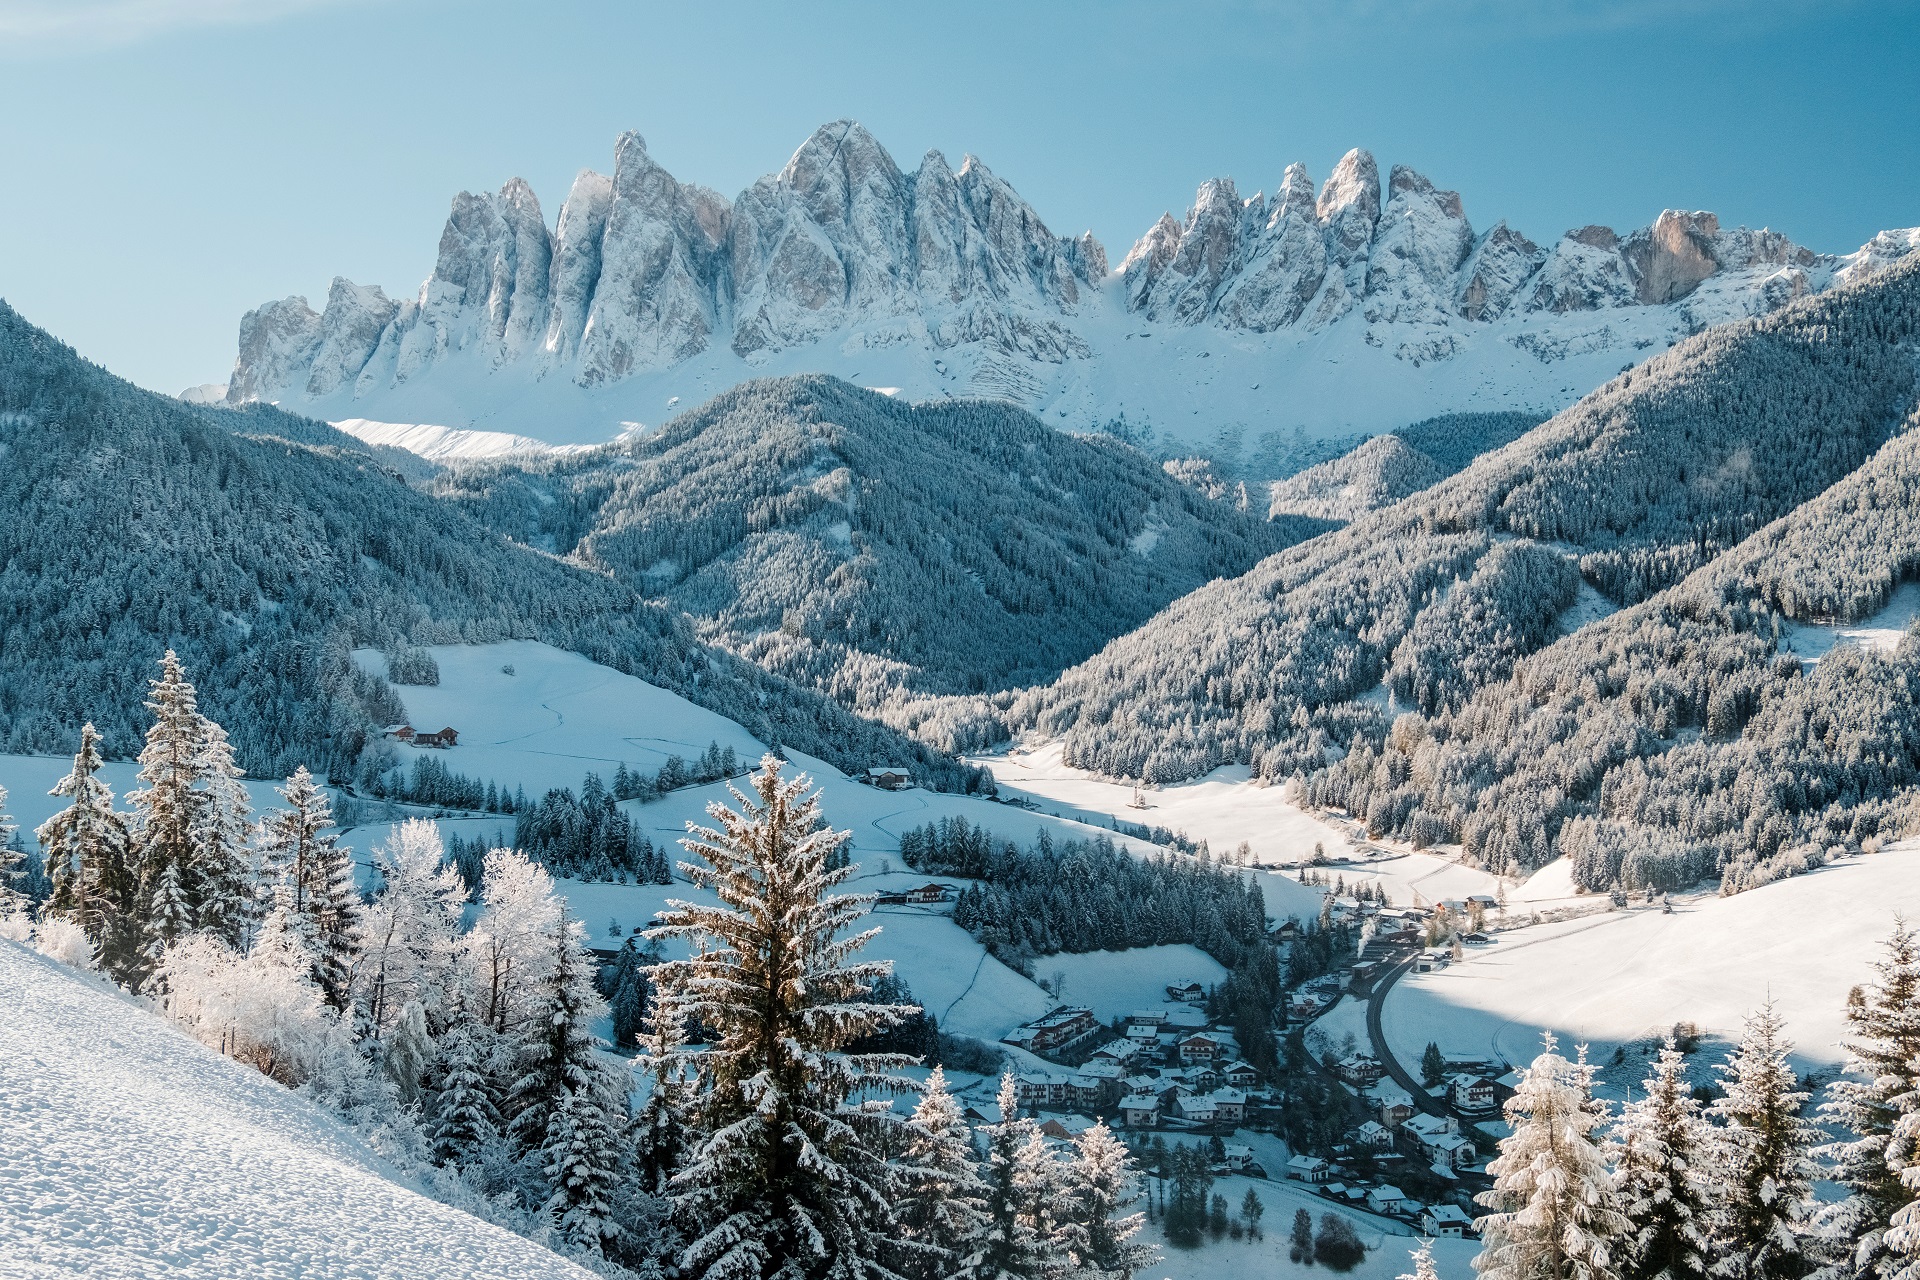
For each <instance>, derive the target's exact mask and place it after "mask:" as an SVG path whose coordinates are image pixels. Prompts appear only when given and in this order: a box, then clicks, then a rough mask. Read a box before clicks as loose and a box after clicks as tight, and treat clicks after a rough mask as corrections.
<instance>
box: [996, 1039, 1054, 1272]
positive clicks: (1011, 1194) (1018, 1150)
mask: <svg viewBox="0 0 1920 1280" xmlns="http://www.w3.org/2000/svg"><path fill="white" fill-rule="evenodd" d="M998 1102H999V1108H1000V1119H999V1120H998V1121H996V1122H995V1123H993V1124H991V1125H989V1126H987V1156H986V1164H985V1167H984V1169H983V1170H982V1171H981V1172H982V1179H983V1181H984V1182H985V1183H986V1188H987V1195H986V1209H987V1228H986V1234H985V1235H984V1236H983V1237H982V1239H981V1259H980V1270H979V1271H978V1272H977V1274H978V1275H979V1276H980V1277H981V1280H1037V1278H1038V1277H1041V1276H1046V1275H1050V1274H1055V1273H1057V1272H1058V1271H1059V1270H1060V1258H1059V1251H1058V1250H1057V1249H1056V1247H1055V1241H1054V1240H1053V1238H1052V1236H1051V1234H1050V1232H1048V1231H1047V1230H1044V1229H1043V1228H1044V1227H1045V1223H1044V1222H1043V1220H1042V1217H1041V1214H1042V1213H1043V1212H1044V1210H1045V1206H1040V1205H1035V1204H1033V1203H1032V1202H1031V1201H1030V1200H1029V1198H1028V1197H1029V1195H1030V1194H1031V1193H1032V1192H1033V1191H1035V1190H1038V1189H1040V1188H1037V1187H1036V1186H1035V1185H1034V1181H1033V1179H1032V1178H1031V1177H1030V1176H1029V1171H1028V1170H1027V1169H1026V1167H1025V1165H1024V1164H1023V1158H1024V1157H1023V1153H1024V1152H1026V1151H1027V1150H1028V1148H1029V1147H1031V1146H1032V1145H1033V1142H1034V1140H1035V1139H1037V1138H1038V1137H1039V1130H1038V1129H1037V1128H1036V1127H1035V1126H1034V1123H1033V1121H1031V1120H1029V1119H1027V1118H1025V1117H1024V1116H1022V1115H1021V1114H1020V1095H1019V1092H1018V1090H1017V1089H1016V1087H1015V1085H1014V1080H1013V1073H1012V1072H1011V1071H1008V1072H1005V1073H1004V1074H1002V1075H1001V1077H1000V1093H999V1098H998Z"/></svg>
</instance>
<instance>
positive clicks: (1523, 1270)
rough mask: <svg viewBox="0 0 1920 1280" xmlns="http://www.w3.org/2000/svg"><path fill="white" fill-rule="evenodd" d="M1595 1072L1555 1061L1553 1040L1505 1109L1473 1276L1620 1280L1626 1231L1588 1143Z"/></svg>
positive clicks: (1599, 1158) (1599, 1157) (1602, 1165)
mask: <svg viewBox="0 0 1920 1280" xmlns="http://www.w3.org/2000/svg"><path fill="white" fill-rule="evenodd" d="M1591 1075H1592V1072H1591V1069H1590V1068H1587V1067H1585V1066H1584V1065H1576V1064H1574V1063H1570V1062H1568V1061H1567V1060H1566V1059H1565V1058H1563V1057H1561V1056H1560V1055H1559V1054H1558V1053H1556V1052H1555V1051H1554V1038H1553V1036H1552V1035H1551V1034H1549V1035H1547V1036H1546V1037H1545V1047H1544V1049H1543V1050H1542V1052H1541V1053H1540V1056H1538V1057H1537V1058H1535V1059H1534V1060H1533V1064H1532V1065H1531V1066H1529V1067H1528V1068H1527V1071H1526V1074H1525V1075H1524V1076H1523V1077H1522V1078H1521V1081H1520V1086H1519V1088H1518V1089H1516V1090H1515V1091H1514V1095H1513V1097H1511V1098H1509V1099H1507V1106H1506V1115H1507V1122H1508V1124H1509V1125H1510V1126H1511V1127H1512V1133H1511V1135H1510V1136H1508V1137H1507V1138H1504V1139H1502V1140H1501V1143H1500V1154H1499V1156H1498V1157H1496V1158H1495V1159H1494V1160H1493V1161H1491V1162H1490V1163H1489V1164H1488V1165H1487V1172H1488V1173H1490V1174H1492V1175H1493V1179H1494V1183H1493V1189H1492V1190H1490V1191H1485V1192H1482V1193H1481V1194H1480V1196H1479V1197H1478V1198H1479V1201H1480V1203H1481V1204H1484V1205H1486V1206H1487V1207H1488V1208H1490V1209H1494V1210H1495V1211H1496V1212H1494V1213H1491V1214H1488V1215H1486V1216H1485V1217H1483V1218H1481V1219H1480V1222H1479V1227H1480V1237H1481V1242H1482V1248H1481V1251H1480V1254H1479V1255H1478V1256H1477V1257H1475V1258H1474V1260H1473V1265H1474V1269H1475V1270H1477V1271H1478V1272H1479V1273H1480V1274H1481V1276H1482V1277H1484V1278H1485V1280H1616V1278H1617V1277H1618V1276H1619V1275H1620V1263H1621V1256H1620V1255H1621V1253H1622V1252H1623V1245H1624V1244H1625V1237H1626V1235H1627V1231H1628V1223H1627V1219H1626V1217H1625V1216H1624V1215H1623V1214H1622V1213H1621V1212H1620V1205H1619V1198H1618V1197H1617V1196H1616V1195H1615V1194H1614V1190H1613V1181H1612V1177H1611V1175H1610V1173H1609V1172H1608V1169H1607V1163H1606V1158H1605V1156H1604V1155H1603V1154H1602V1152H1601V1150H1600V1148H1599V1146H1598V1145H1597V1144H1596V1143H1595V1142H1594V1139H1593V1131H1594V1129H1595V1127H1596V1126H1597V1125H1598V1124H1599V1123H1600V1118H1599V1117H1598V1116H1597V1115H1596V1114H1595V1113H1594V1110H1593V1108H1592V1107H1591V1106H1590V1105H1589V1099H1590V1097H1591V1088H1590V1081H1591Z"/></svg>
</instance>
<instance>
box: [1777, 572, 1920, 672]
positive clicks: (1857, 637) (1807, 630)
mask: <svg viewBox="0 0 1920 1280" xmlns="http://www.w3.org/2000/svg"><path fill="white" fill-rule="evenodd" d="M1916 620H1920V582H1903V583H1901V584H1900V586H1899V587H1897V588H1896V589H1895V590H1894V593H1893V595H1892V597H1891V598H1890V599H1888V601H1887V603H1886V604H1885V605H1884V606H1883V607H1882V608H1881V609H1880V611H1879V612H1878V613H1876V614H1874V615H1873V616H1872V617H1870V618H1865V619H1862V620H1861V621H1859V622H1855V623H1839V624H1834V623H1828V624H1821V623H1815V622H1794V623H1788V624H1787V631H1786V640H1787V647H1788V648H1789V649H1791V650H1792V651H1793V652H1794V653H1796V654H1798V655H1800V657H1801V658H1802V659H1803V660H1805V661H1806V662H1808V663H1814V662H1818V661H1820V659H1822V658H1824V657H1826V656H1827V654H1829V653H1831V652H1832V651H1833V648H1834V646H1835V645H1855V646H1858V647H1859V648H1862V649H1871V650H1873V651H1874V652H1876V653H1882V654H1889V653H1892V652H1893V651H1894V650H1895V649H1896V648H1898V647H1899V644H1900V641H1901V640H1903V639H1905V638H1906V634H1907V632H1908V631H1909V630H1911V629H1912V627H1913V624H1914V622H1915V621H1916Z"/></svg>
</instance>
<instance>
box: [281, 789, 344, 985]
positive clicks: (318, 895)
mask: <svg viewBox="0 0 1920 1280" xmlns="http://www.w3.org/2000/svg"><path fill="white" fill-rule="evenodd" d="M278 790H279V792H280V795H281V797H282V798H283V799H284V800H285V801H286V802H287V807H286V808H285V809H278V810H275V811H273V812H271V813H269V814H267V815H266V817H265V818H263V819H262V820H261V822H260V836H259V848H258V852H259V859H260V881H261V886H262V890H263V892H265V893H267V894H269V895H271V902H272V904H273V905H274V906H275V907H277V908H279V909H281V910H284V911H285V912H286V914H287V919H288V927H289V928H290V929H292V930H293V932H294V933H296V934H297V935H299V936H300V937H301V938H302V939H304V940H305V942H306V944H307V947H308V950H309V951H310V952H311V954H312V956H313V964H314V975H315V977H316V978H317V979H318V980H319V983H320V989H321V990H322V991H324V992H325V993H326V996H327V1003H328V1004H331V1005H332V1006H333V1007H334V1008H336V1009H345V1008H347V1007H348V1003H347V997H348V988H349V985H350V983H351V979H352V972H353V958H354V950H355V947H356V946H357V945H358V938H359V926H360V895H359V893H358V891H357V890H356V889H355V888H354V884H353V851H352V850H351V849H348V848H346V847H344V846H342V845H341V843H340V837H339V835H338V834H337V833H335V832H334V830H333V806H332V803H331V802H330V801H329V800H328V799H327V793H326V792H325V791H324V790H322V789H321V788H320V785H319V784H318V783H316V782H315V781H314V780H313V775H312V774H310V773H308V772H307V770H306V769H305V768H304V767H302V768H300V769H296V770H295V771H294V774H293V776H292V777H290V778H288V779H287V784H286V785H285V786H284V787H280V788H279V789H278Z"/></svg>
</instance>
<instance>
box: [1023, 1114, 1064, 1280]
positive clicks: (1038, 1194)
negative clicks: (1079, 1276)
mask: <svg viewBox="0 0 1920 1280" xmlns="http://www.w3.org/2000/svg"><path fill="white" fill-rule="evenodd" d="M1013 1186H1014V1195H1015V1197H1016V1198H1017V1200H1018V1201H1019V1204H1020V1219H1021V1221H1020V1227H1021V1232H1022V1235H1023V1237H1024V1239H1025V1241H1026V1243H1027V1245H1028V1247H1029V1248H1030V1250H1031V1252H1030V1254H1029V1255H1028V1260H1027V1265H1028V1267H1029V1268H1030V1269H1029V1270H1028V1271H1027V1273H1026V1274H1027V1275H1028V1276H1029V1277H1031V1278H1032V1280H1059V1278H1060V1277H1064V1276H1065V1275H1066V1274H1067V1273H1068V1272H1069V1271H1071V1270H1072V1269H1073V1256H1072V1254H1071V1253H1069V1252H1068V1246H1069V1244H1070V1236H1069V1232H1068V1227H1069V1223H1070V1219H1069V1217H1068V1206H1067V1204H1066V1203H1065V1198H1066V1192H1067V1179H1066V1169H1065V1167H1064V1166H1063V1165H1062V1164H1061V1162H1060V1160H1059V1159H1058V1158H1057V1157H1055V1155H1054V1154H1053V1147H1052V1146H1051V1145H1050V1144H1049V1143H1048V1142H1047V1139H1046V1137H1045V1135H1043V1134H1042V1133H1041V1132H1040V1130H1039V1128H1038V1127H1035V1128H1033V1129H1031V1130H1030V1131H1029V1132H1028V1133H1027V1140H1026V1141H1025V1142H1023V1143H1021V1144H1020V1149H1019V1150H1018V1151H1017V1152H1015V1153H1014V1159H1013Z"/></svg>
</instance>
